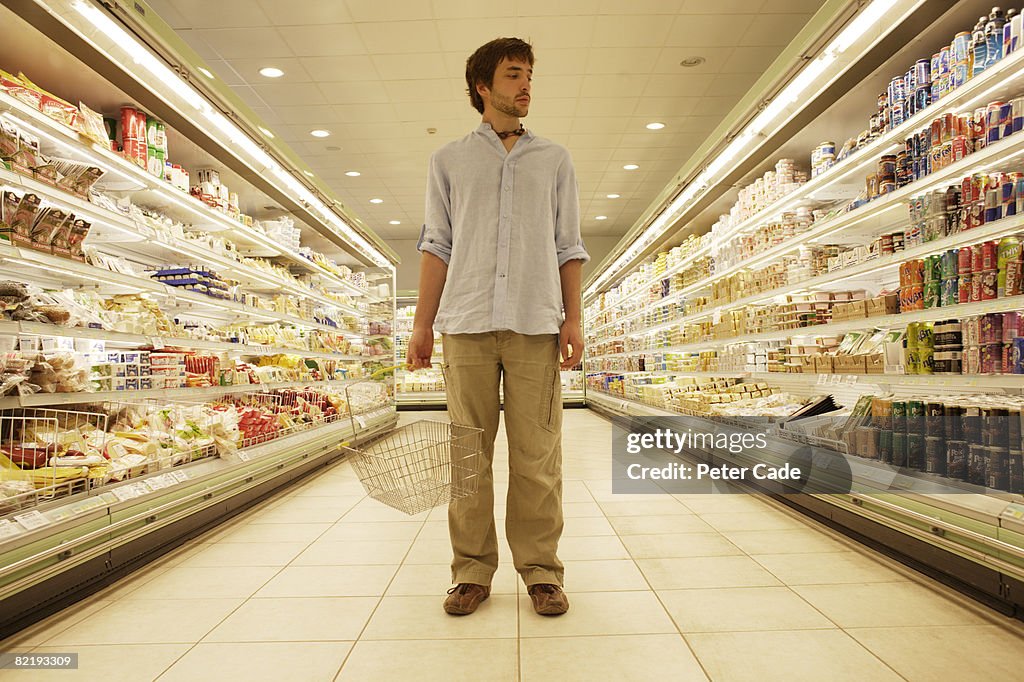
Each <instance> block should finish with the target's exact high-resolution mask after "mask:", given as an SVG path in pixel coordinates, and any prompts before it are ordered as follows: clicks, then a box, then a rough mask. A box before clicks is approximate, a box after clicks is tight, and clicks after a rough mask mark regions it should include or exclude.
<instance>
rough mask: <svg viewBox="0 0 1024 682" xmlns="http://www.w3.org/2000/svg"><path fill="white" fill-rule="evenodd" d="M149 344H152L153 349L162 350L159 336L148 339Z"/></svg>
mask: <svg viewBox="0 0 1024 682" xmlns="http://www.w3.org/2000/svg"><path fill="white" fill-rule="evenodd" d="M150 343H152V344H153V348H163V347H164V340H163V338H162V337H160V336H154V337H152V338H151V339H150Z"/></svg>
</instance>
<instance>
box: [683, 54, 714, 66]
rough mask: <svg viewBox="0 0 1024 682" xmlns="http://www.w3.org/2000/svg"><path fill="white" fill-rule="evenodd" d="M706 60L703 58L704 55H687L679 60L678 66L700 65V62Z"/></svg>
mask: <svg viewBox="0 0 1024 682" xmlns="http://www.w3.org/2000/svg"><path fill="white" fill-rule="evenodd" d="M706 61H707V60H706V59H704V57H698V56H693V57H687V58H686V59H684V60H683V61H681V62H679V66H682V67H686V68H690V67H692V66H700V65H701V64H703V63H704V62H706Z"/></svg>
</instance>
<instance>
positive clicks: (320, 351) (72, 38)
mask: <svg viewBox="0 0 1024 682" xmlns="http://www.w3.org/2000/svg"><path fill="white" fill-rule="evenodd" d="M143 9H144V8H142V6H141V5H136V6H135V7H134V8H131V7H127V8H126V7H122V6H119V5H116V4H113V5H109V6H104V5H101V4H99V3H93V2H91V0H86V1H85V2H79V1H78V0H75V1H74V2H65V1H64V0H52V1H49V0H39V1H38V2H36V1H35V0H11V1H10V2H6V1H5V2H4V3H2V4H0V23H3V24H4V27H5V28H4V33H5V41H4V43H3V44H0V68H4V69H7V70H10V71H14V72H16V71H17V70H18V69H19V68H21V69H23V70H25V71H26V72H28V73H29V75H30V76H31V77H32V78H33V80H35V81H36V82H38V83H40V84H41V85H42V86H43V87H46V88H47V89H49V90H51V91H54V92H55V93H57V94H58V95H61V96H63V97H64V98H65V99H69V100H71V101H75V102H77V101H79V100H81V101H83V102H86V103H87V104H91V105H92V106H94V107H96V108H100V109H101V110H105V111H107V112H108V113H109V112H112V111H113V112H116V110H117V107H118V106H120V105H121V104H124V103H128V102H135V103H137V106H140V107H142V108H145V109H148V111H149V113H150V114H152V115H154V116H156V117H157V118H159V119H161V120H163V121H166V122H167V125H168V129H169V134H170V135H172V139H171V143H170V146H171V148H172V154H174V151H175V150H177V151H178V156H177V157H176V159H180V162H181V163H182V164H185V163H188V164H190V165H191V166H192V167H193V168H198V167H214V168H219V169H220V170H221V173H222V177H225V178H227V179H228V182H229V183H230V185H231V187H232V189H237V191H238V192H239V194H241V203H242V204H243V206H244V207H250V208H251V210H250V212H252V213H257V215H258V214H259V211H261V210H263V208H262V207H264V206H266V205H271V206H275V207H276V208H275V213H273V214H272V215H274V216H278V215H281V214H282V213H286V214H291V215H292V216H294V218H295V220H296V224H297V225H298V226H299V227H300V229H301V230H302V241H303V244H311V245H312V246H313V248H314V250H316V251H320V252H326V253H328V254H330V256H331V257H332V258H333V259H335V260H337V261H340V262H341V263H343V264H344V265H346V266H347V267H349V268H353V269H356V270H359V271H361V272H363V273H364V276H365V279H366V280H368V281H369V282H370V283H371V285H370V286H361V285H357V284H356V283H354V282H353V281H350V280H349V279H348V278H346V276H345V272H344V271H343V270H341V269H338V268H336V267H334V266H332V265H331V264H330V263H329V262H327V261H319V260H316V261H315V260H311V259H310V258H307V256H306V255H303V254H302V253H299V252H298V251H297V250H295V249H294V248H292V246H289V245H287V244H281V243H278V242H277V241H276V240H274V239H272V238H270V237H268V236H267V235H266V234H265V233H264V232H262V231H261V230H260V229H258V228H256V227H247V226H245V225H243V224H242V223H241V222H238V221H236V220H234V219H232V218H230V217H228V216H227V215H225V214H223V213H220V212H218V211H216V210H214V209H212V208H210V207H208V206H207V205H205V204H203V203H202V202H200V201H198V200H197V199H194V198H193V197H191V196H189V195H188V194H186V193H183V192H181V191H179V190H178V189H176V188H174V187H172V186H171V185H169V184H168V183H166V182H164V181H162V180H160V179H158V178H156V177H154V176H152V175H150V174H149V173H148V172H147V171H146V170H145V169H142V168H140V167H138V166H136V165H134V164H133V163H130V162H129V161H127V160H125V159H124V158H122V157H121V156H120V155H119V154H116V153H113V152H111V151H110V150H109V149H106V148H103V147H101V146H99V145H96V144H93V143H91V142H89V141H87V140H85V138H82V137H80V136H79V135H78V133H76V132H75V131H73V130H71V129H70V128H68V127H67V126H65V125H63V124H62V123H59V122H57V121H55V120H53V119H51V118H49V117H47V116H45V115H43V114H42V113H40V112H39V111H36V110H34V109H33V108H31V107H29V106H27V105H26V104H25V103H24V102H22V101H20V100H17V99H14V98H13V97H10V96H8V95H7V94H6V93H4V92H0V118H2V119H3V120H4V121H5V122H6V123H8V124H11V125H14V126H16V127H18V128H19V129H23V130H27V131H30V132H31V133H32V134H33V135H35V136H37V137H38V138H39V141H40V147H41V152H42V153H43V154H45V155H50V156H59V157H62V158H69V159H73V160H75V161H78V162H84V163H88V164H90V165H94V166H97V167H99V168H102V169H104V170H105V172H106V173H105V176H104V177H103V178H102V179H101V181H100V182H99V183H98V185H97V188H98V189H100V190H101V191H103V192H104V193H106V194H109V195H111V196H116V197H126V198H128V199H130V201H131V202H132V203H134V204H136V205H139V206H143V207H146V208H147V209H151V210H153V211H156V212H159V213H160V214H162V215H163V216H166V217H167V218H169V219H170V220H171V221H173V222H175V223H178V224H181V225H183V226H184V230H183V231H181V230H180V229H170V228H167V227H166V225H160V224H155V223H152V222H145V221H139V220H137V219H136V218H134V217H132V216H131V215H130V214H128V213H122V212H119V211H116V210H112V209H110V208H105V207H103V206H101V205H98V204H95V203H91V202H90V201H88V200H86V199H84V198H82V197H79V196H77V195H73V194H70V193H68V192H66V191H64V190H62V189H58V188H55V187H53V186H51V185H48V184H46V183H45V182H42V181H40V180H39V179H37V178H33V177H29V176H26V175H23V174H19V173H17V172H14V171H13V170H6V169H3V168H2V167H0V186H3V187H6V188H10V189H14V190H16V191H18V192H19V193H26V192H31V193H35V194H36V195H38V196H40V197H41V198H42V199H43V200H44V201H45V202H47V203H48V204H50V205H56V206H59V207H63V208H65V209H67V210H68V211H70V212H73V213H74V214H75V215H77V216H81V217H83V218H85V219H87V220H89V221H90V222H91V223H92V230H91V231H90V233H89V236H88V237H87V239H86V241H85V246H86V247H88V248H87V251H90V250H91V249H95V252H96V254H97V257H91V258H90V262H80V261H75V260H71V259H68V258H63V257H60V256H56V255H52V254H50V253H44V252H41V251H38V250H35V249H33V248H30V247H28V246H16V245H12V244H11V243H10V242H6V241H0V279H11V280H16V281H19V282H24V283H27V284H34V285H37V286H40V287H42V288H43V289H47V290H61V289H73V290H81V291H89V292H95V293H97V294H100V295H105V296H106V295H117V294H135V295H140V294H141V295H144V296H146V297H148V298H149V299H150V300H152V301H154V302H155V303H156V304H157V305H158V306H159V308H160V310H161V311H162V312H163V313H165V314H166V315H167V316H168V317H169V318H172V319H173V318H175V317H180V318H182V319H197V320H202V321H204V322H207V323H209V324H211V325H215V326H221V327H232V328H235V327H237V328H249V327H250V326H259V325H265V324H279V325H282V326H283V327H286V328H288V329H289V330H291V331H293V332H294V334H293V335H292V336H290V337H287V338H285V340H281V341H278V342H275V343H268V344H261V343H257V342H254V341H253V340H251V339H250V341H249V342H247V343H234V342H231V341H230V340H225V339H216V338H191V337H190V336H189V335H188V334H187V333H185V332H184V331H183V330H182V331H181V332H180V333H177V334H154V333H152V332H149V333H141V334H140V333H134V332H132V331H117V330H114V329H98V328H93V327H66V326H60V325H52V324H44V323H40V322H27V321H0V338H4V339H6V340H7V341H10V342H11V345H10V346H9V347H16V346H15V344H16V343H18V342H19V341H20V340H31V339H47V340H54V339H56V340H58V341H59V340H63V341H64V342H65V343H67V344H71V345H70V346H65V347H74V344H75V343H93V342H102V343H103V344H105V346H106V348H108V349H110V350H129V349H138V348H156V349H160V348H172V349H181V350H185V351H207V352H214V353H218V354H221V355H223V356H225V357H231V358H235V359H247V360H254V359H257V358H260V357H264V356H277V355H290V356H298V357H299V358H301V359H302V360H307V359H308V360H310V361H311V362H313V361H333V362H334V363H336V364H337V366H338V367H339V368H343V369H344V371H338V372H336V373H335V374H334V378H333V379H312V378H308V377H310V376H312V375H309V374H305V375H303V374H302V373H301V372H299V373H297V374H295V375H294V380H285V381H275V382H272V383H271V382H268V383H259V384H249V383H242V384H235V385H227V386H207V387H195V388H191V387H190V388H159V389H148V390H136V391H130V392H127V391H100V392H78V393H37V394H34V395H20V396H18V395H14V396H8V397H3V398H0V415H4V418H5V419H18V418H21V417H18V416H13V415H22V414H47V415H52V414H57V413H58V412H59V411H61V410H89V409H90V406H95V405H99V404H104V403H105V404H110V405H118V406H119V405H140V404H147V405H150V404H164V403H166V404H168V405H197V404H201V403H205V402H206V401H211V400H218V399H222V398H229V397H230V398H234V399H239V398H241V399H244V400H247V401H255V402H259V401H261V400H262V401H268V402H269V401H272V400H277V399H279V398H276V397H275V396H276V394H274V393H272V391H273V390H275V389H296V390H299V392H302V389H310V390H315V389H320V390H329V391H331V392H332V393H333V394H334V395H336V396H341V397H345V398H346V400H345V403H346V406H347V407H346V409H348V408H350V407H351V405H352V403H351V402H350V401H348V400H347V396H348V391H349V390H350V389H351V388H352V387H353V386H354V385H355V384H357V383H358V382H359V381H360V380H361V379H365V378H366V377H367V376H369V374H370V373H371V372H372V371H373V370H374V369H375V368H376V367H379V366H381V365H384V366H388V365H392V364H394V361H395V356H394V350H393V347H392V345H391V342H392V340H393V336H392V334H391V329H392V328H393V322H394V314H395V299H394V290H395V278H394V274H395V270H394V268H395V264H396V262H397V259H396V258H395V256H394V254H393V252H391V251H390V249H388V248H387V247H386V246H385V245H384V244H383V243H382V242H380V241H379V240H378V239H377V238H376V237H375V236H374V235H373V234H372V232H370V231H369V230H368V229H367V228H365V226H363V225H362V224H361V223H360V222H359V221H358V219H356V218H354V217H353V216H351V215H349V214H348V213H347V211H345V209H344V207H339V205H338V204H337V202H334V201H333V200H332V199H331V198H330V196H329V194H328V193H327V192H326V191H325V190H324V189H323V187H322V186H320V185H319V183H318V182H317V181H316V179H315V177H314V176H313V175H312V173H309V172H308V170H304V168H305V167H304V166H303V165H302V164H300V163H299V162H298V161H297V159H296V157H294V155H293V154H292V153H291V152H290V150H288V149H287V148H286V147H283V146H280V145H278V144H276V143H274V142H272V141H270V140H269V139H266V138H261V136H260V135H259V133H258V132H257V126H258V122H256V119H255V116H254V115H253V114H252V113H251V112H250V111H248V110H247V109H246V108H245V107H244V105H241V104H240V103H239V102H237V100H232V96H231V94H230V91H229V90H227V89H226V88H225V87H224V86H220V85H217V84H214V83H210V82H202V81H201V80H200V79H202V78H203V76H202V75H201V74H202V69H205V68H206V67H205V65H204V63H203V62H202V60H201V59H199V58H198V56H196V55H195V54H194V53H192V52H191V51H190V50H188V48H186V47H184V46H183V45H182V44H181V43H180V41H174V40H173V39H172V37H173V32H171V31H170V29H168V28H167V27H166V26H164V25H162V24H161V23H160V22H159V20H158V19H156V18H155V17H154V16H153V15H152V14H151V13H150V14H149V15H148V16H146V15H144V14H142V12H143ZM136 35H138V36H140V38H136V37H135V36H136ZM8 38H10V40H7V39H8ZM44 55H45V58H43V56H44ZM36 66H38V68H36V70H35V71H33V67H36ZM179 74H180V75H179ZM190 83H191V84H190ZM222 112H226V113H222ZM300 171H302V172H300ZM307 178H308V179H307ZM222 240H227V241H229V242H231V243H233V244H234V245H235V246H236V247H237V250H232V249H229V248H226V247H225V245H224V243H223V241H222ZM250 256H251V257H260V258H264V259H267V260H270V261H272V262H273V263H275V264H276V265H277V266H281V267H279V268H268V267H263V266H261V265H259V264H257V263H256V262H255V261H252V260H249V259H247V257H250ZM105 257H110V258H119V259H121V260H120V261H119V262H120V265H119V266H118V270H117V271H115V270H113V269H110V267H109V266H108V267H104V265H103V264H104V263H105V262H107V261H104V260H103V258H105ZM94 263H95V264H94ZM166 263H179V264H188V263H199V264H202V265H203V266H204V267H206V268H208V269H211V270H214V271H217V272H219V273H221V274H223V275H225V276H226V277H227V278H229V279H231V280H233V281H235V282H237V283H238V288H239V289H240V290H241V291H243V292H245V294H246V295H247V297H248V299H249V301H248V302H246V303H242V302H235V301H229V300H222V299H218V298H212V297H210V296H206V295H204V294H202V293H198V292H193V291H185V290H183V289H180V288H174V287H171V286H169V285H167V284H164V283H162V282H158V281H156V280H154V279H151V278H150V277H149V276H148V274H147V273H146V268H147V267H148V268H150V269H152V268H154V267H157V266H160V265H161V264H166ZM125 266H127V267H125ZM281 268H285V269H287V270H289V271H290V272H291V273H293V274H295V275H304V276H306V277H305V278H304V279H303V281H300V280H299V279H298V278H295V277H288V276H286V273H284V270H282V269H281ZM379 285H384V286H383V287H381V286H379ZM275 295H286V296H288V297H290V300H291V301H295V302H298V303H303V302H304V303H306V304H307V305H306V308H305V310H307V311H308V310H310V309H311V308H313V307H315V308H317V309H319V310H324V311H328V312H329V316H326V317H325V316H324V315H318V316H317V319H314V315H312V314H309V313H305V314H303V313H302V312H301V311H302V310H303V309H302V307H301V306H299V305H297V306H296V307H295V309H288V310H283V311H282V310H279V309H277V308H275V307H274V306H260V307H257V306H255V305H253V304H252V300H251V299H252V297H253V296H256V297H258V298H263V299H264V300H270V299H271V298H272V297H274V296H275ZM382 331H383V332H385V333H379V332H382ZM311 338H315V339H317V341H316V342H315V343H313V342H311V341H310V339H311ZM350 344H351V345H354V348H353V350H352V351H341V350H335V349H339V348H348V347H349V345H350ZM332 371H333V370H332ZM303 376H306V377H307V378H305V379H304V378H303ZM378 388H379V390H378V391H377V392H376V393H375V394H374V395H376V396H379V399H376V402H373V403H372V404H371V405H369V406H364V407H361V408H360V410H359V411H356V410H351V409H349V410H348V412H339V413H335V414H326V415H323V416H321V417H318V418H317V419H316V420H314V421H302V420H300V421H299V422H298V423H295V424H294V425H292V426H289V427H287V428H283V429H280V430H278V431H276V432H275V433H274V434H273V438H272V439H271V436H269V435H268V436H259V437H251V438H247V439H246V440H244V441H242V442H241V443H240V444H239V447H238V449H237V450H234V451H232V452H231V453H230V454H229V455H224V456H221V457H215V456H210V454H209V452H206V451H204V452H203V453H202V456H196V457H194V458H193V457H191V456H189V457H184V458H178V459H176V460H175V461H173V462H170V461H166V462H165V461H151V462H148V463H146V464H145V465H142V466H139V467H137V468H135V469H133V470H132V471H131V473H130V475H125V476H124V477H123V478H122V480H120V481H110V482H108V483H106V484H97V483H96V482H89V481H84V480H80V479H73V480H72V481H71V482H70V483H68V484H66V485H53V486H49V487H43V488H41V489H40V490H39V491H37V494H35V495H34V496H29V497H25V499H22V498H21V497H18V498H0V637H3V636H6V635H8V634H10V633H11V632H13V631H15V630H17V629H20V628H21V627H24V626H25V625H26V624H28V623H30V622H32V621H34V620H37V619H39V618H41V617H43V616H45V615H47V614H48V613H50V612H53V611H55V610H57V609H59V608H62V607H63V606H66V605H67V604H69V603H72V602H73V601H75V600H76V599H78V598H80V597H81V596H82V595H84V594H87V593H88V592H90V591H94V590H96V589H98V588H99V587H102V586H103V585H105V584H108V583H110V582H112V581H114V580H116V579H117V578H118V577H120V576H122V575H124V574H125V573H127V572H129V571H131V570H134V568H137V567H138V566H141V565H142V564H144V563H146V562H148V561H150V560H152V559H153V558H155V557H157V556H159V555H160V554H162V553H164V552H166V551H169V550H170V549H173V548H174V547H175V546H177V545H178V544H180V543H182V542H184V541H185V540H186V539H188V538H189V537H191V536H194V535H196V534H198V533H200V532H202V531H203V530H204V529H206V528H209V527H210V526H212V525H215V524H217V523H220V522H221V521H223V520H224V519H226V518H228V517H230V516H232V515H234V514H236V513H238V512H239V511H241V510H242V509H245V508H247V507H249V506H252V505H253V504H255V503H256V502H257V501H259V500H260V499H261V498H263V497H265V496H267V495H269V494H271V493H272V492H274V491H275V490H278V489H280V488H281V487H282V486H286V485H288V484H290V483H291V482H293V481H295V480H297V479H299V478H300V477H302V476H304V475H306V474H308V473H311V472H313V471H315V470H317V469H319V468H322V467H323V466H325V465H326V464H328V463H330V462H331V461H334V460H336V459H337V458H339V457H340V456H341V451H340V446H341V445H342V444H346V443H355V442H361V441H364V440H367V439H371V438H374V437H376V436H378V435H380V434H382V433H384V432H386V431H387V430H389V429H391V428H393V427H394V425H395V423H396V422H397V415H396V412H395V404H394V390H393V385H391V382H390V380H385V381H384V382H379V386H378ZM42 411H45V412H42ZM349 412H355V414H349ZM5 459H6V458H5ZM12 500H14V501H13V502H12Z"/></svg>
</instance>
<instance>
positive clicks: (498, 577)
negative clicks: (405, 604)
mask: <svg viewBox="0 0 1024 682" xmlns="http://www.w3.org/2000/svg"><path fill="white" fill-rule="evenodd" d="M518 584H519V574H517V573H516V572H515V570H514V569H513V568H512V564H511V563H510V562H505V563H502V564H500V565H499V566H498V570H497V572H496V573H495V574H494V577H493V578H492V581H491V594H515V593H516V590H517V586H518ZM451 587H452V569H451V566H450V565H449V564H405V565H403V566H401V567H400V568H399V569H398V573H397V574H396V575H395V579H394V580H393V581H391V585H390V586H389V587H388V591H387V594H388V596H389V597H392V596H405V597H417V596H441V597H443V596H444V594H445V591H446V590H448V589H449V588H451Z"/></svg>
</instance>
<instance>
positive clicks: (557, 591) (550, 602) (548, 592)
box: [527, 583, 569, 616]
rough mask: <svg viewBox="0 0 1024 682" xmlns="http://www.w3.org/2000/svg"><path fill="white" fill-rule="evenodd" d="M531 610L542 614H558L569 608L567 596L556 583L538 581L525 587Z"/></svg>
mask: <svg viewBox="0 0 1024 682" xmlns="http://www.w3.org/2000/svg"><path fill="white" fill-rule="evenodd" d="M527 592H529V593H530V599H532V600H533V610H534V611H536V612H537V613H539V614H540V615H542V616H560V615H562V614H563V613H565V612H566V611H568V610H569V598H568V597H566V596H565V592H563V591H562V588H561V587H559V586H558V585H550V584H547V583H538V584H536V585H530V587H529V588H527Z"/></svg>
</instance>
